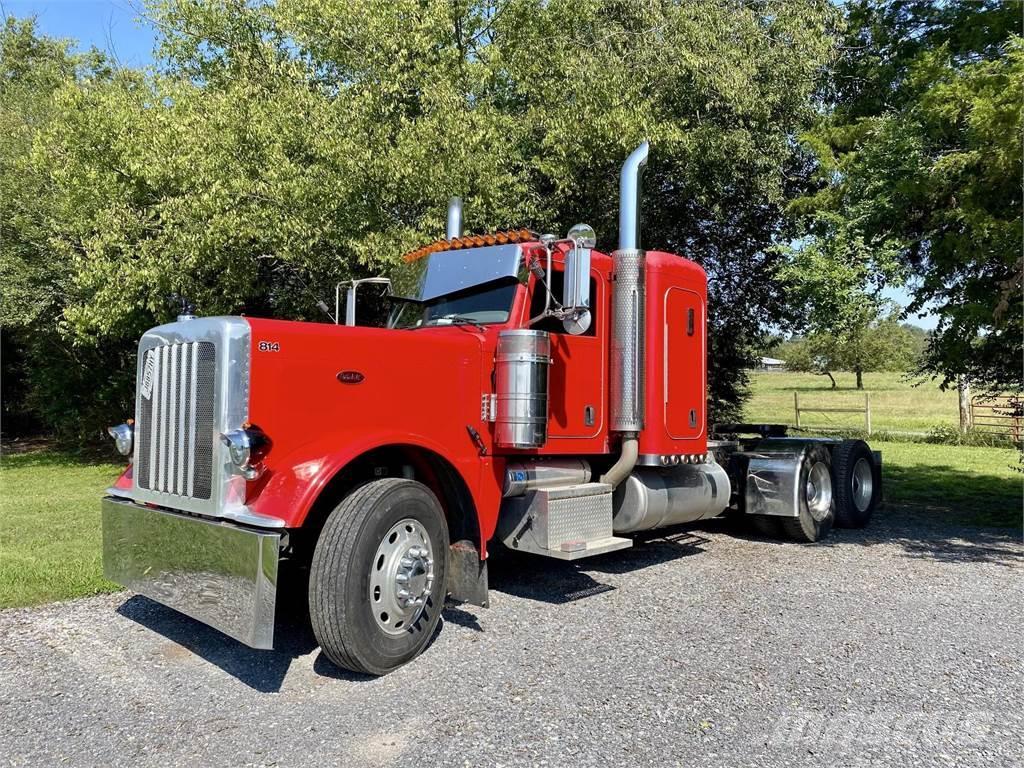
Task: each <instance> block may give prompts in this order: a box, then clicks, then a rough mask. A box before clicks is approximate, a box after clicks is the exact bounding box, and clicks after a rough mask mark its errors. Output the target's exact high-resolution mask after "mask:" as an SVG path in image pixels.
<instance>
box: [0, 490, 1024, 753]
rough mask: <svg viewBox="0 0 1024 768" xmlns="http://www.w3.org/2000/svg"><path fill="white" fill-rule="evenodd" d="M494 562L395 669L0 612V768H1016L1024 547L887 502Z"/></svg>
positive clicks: (101, 608)
mask: <svg viewBox="0 0 1024 768" xmlns="http://www.w3.org/2000/svg"><path fill="white" fill-rule="evenodd" d="M879 517H880V519H879V520H878V521H877V522H876V523H875V524H874V525H873V527H872V528H871V529H869V530H868V531H865V532H851V531H839V532H835V533H833V536H832V538H831V539H830V540H829V542H827V543H826V544H825V545H818V546H799V545H796V544H778V543H773V542H768V541H762V540H758V539H754V538H742V537H735V536H732V535H730V534H728V533H726V531H725V529H724V528H723V527H722V524H721V523H719V522H718V521H713V522H712V523H711V524H710V525H708V526H706V527H704V528H699V529H686V530H677V531H673V532H671V533H669V534H668V535H667V536H659V537H651V538H648V539H646V540H643V541H640V542H638V545H637V546H636V547H635V548H633V549H632V550H625V551H623V552H617V553H613V554H609V555H604V556H601V557H598V558H594V559H592V560H584V561H582V562H581V563H578V564H575V565H573V564H565V563H558V562H551V561H546V560H542V559H531V558H529V556H520V557H510V558H507V559H502V560H500V561H496V562H495V563H493V564H492V566H491V585H492V593H491V597H492V607H491V608H490V609H488V610H483V609H477V608H449V609H448V610H447V611H446V612H445V614H444V619H445V620H444V622H443V624H442V627H441V630H440V633H439V634H438V635H437V637H436V639H435V641H434V642H433V644H432V646H431V647H430V648H428V649H427V651H426V653H425V654H424V655H423V656H422V657H420V658H419V659H418V660H416V661H415V662H414V663H412V664H410V665H408V666H406V667H404V668H402V669H400V670H398V671H397V672H395V673H393V674H391V675H389V676H387V677H385V678H381V679H365V678H358V677H355V676H353V675H350V674H348V673H346V672H343V671H340V670H338V669H336V668H335V667H333V666H332V665H331V664H330V663H329V662H328V661H327V660H326V659H324V658H323V657H322V656H321V655H320V653H319V651H318V650H317V648H316V647H315V645H314V643H313V641H312V638H311V635H310V633H309V630H308V628H306V626H305V625H304V623H303V621H302V620H301V615H300V613H299V612H298V611H295V610H293V611H292V612H291V616H290V617H289V616H288V615H287V614H288V613H289V612H288V611H287V607H282V609H281V611H283V612H284V613H285V614H286V615H285V616H284V617H283V619H282V620H281V621H279V625H278V630H277V632H278V641H279V645H280V646H281V649H280V650H278V651H274V652H263V651H252V650H249V649H247V648H244V647H243V646H241V645H238V644H237V643H234V642H233V641H230V640H227V639H225V638H223V637H222V636H220V635H219V634H217V633H216V632H214V631H212V630H209V629H207V628H205V627H203V626H202V625H199V624H197V623H196V622H193V621H191V620H190V619H187V618H184V617H182V616H179V615H177V614H175V613H173V612H172V611H169V610H167V609H165V608H163V607H162V606H160V605H157V604H155V603H153V602H150V601H148V600H146V599H145V598H141V597H133V596H131V595H129V594H127V593H120V594H116V595H109V596H103V597H97V598H90V599H85V600H77V601H74V602H70V603H63V604H55V605H49V606H44V607H40V608H32V609H16V610H8V611H3V612H0V636H2V638H3V641H2V647H0V717H2V723H3V727H2V728H0V765H5V764H10V765H47V766H50V765H64V764H67V765H81V766H108V765H109V766H113V765H125V766H161V767H163V766H179V765H180V766H207V765H225V766H235V765H281V766H284V765H288V766H306V765H308V766H319V765H338V766H342V765H343V766H361V765H422V766H434V765H441V764H445V765H472V766H476V765H510V766H511V765H534V764H536V765H553V766H554V765H586V766H597V765H637V764H644V765H656V766H662V765H684V764H685V765H696V764H703V765H721V766H729V768H734V767H735V766H741V765H764V766H781V765H785V764H807V765H829V766H835V765H849V764H854V765H868V764H898V765H900V766H901V768H904V767H905V766H913V765H927V766H934V765H945V764H948V765H970V766H977V765H993V766H1000V767H1004V766H1011V765H1019V764H1020V761H1021V757H1022V755H1024V740H1022V739H1024V736H1022V732H1024V727H1022V726H1024V722H1022V721H1024V685H1022V683H1024V671H1022V670H1024V667H1022V635H1021V631H1022V628H1024V601H1022V582H1021V575H1022V566H1024V560H1022V555H1024V549H1022V546H1021V544H1020V533H1019V532H1014V531H990V530H984V529H976V528H975V529H968V528H964V529H955V528H950V527H948V526H943V525H939V524H936V523H933V522H929V521H928V520H926V519H924V518H920V517H915V515H914V514H912V513H911V512H909V511H906V510H892V509H890V510H882V511H881V512H880V515H879Z"/></svg>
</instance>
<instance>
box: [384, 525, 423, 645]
mask: <svg viewBox="0 0 1024 768" xmlns="http://www.w3.org/2000/svg"><path fill="white" fill-rule="evenodd" d="M433 586H434V551H433V547H432V546H431V544H430V537H429V536H428V535H427V530H426V528H424V527H423V525H422V524H421V523H420V522H419V521H418V520H414V519H413V518H411V517H407V518H406V519H404V520H399V521H398V522H397V523H395V524H394V525H393V526H391V529H390V530H389V531H388V532H387V534H385V536H384V538H383V539H382V540H381V542H380V545H379V546H378V547H377V553H376V554H375V555H374V557H373V561H372V562H371V563H370V606H371V608H372V609H373V618H374V620H375V621H376V622H377V626H378V627H380V628H381V629H382V630H384V631H385V632H387V633H388V634H389V635H401V634H403V633H405V632H409V631H411V630H412V629H413V627H414V626H415V625H416V622H417V621H418V620H419V618H420V614H422V613H423V609H424V608H425V607H426V604H427V599H428V598H429V597H430V590H431V588H432V587H433Z"/></svg>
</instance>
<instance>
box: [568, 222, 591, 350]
mask: <svg viewBox="0 0 1024 768" xmlns="http://www.w3.org/2000/svg"><path fill="white" fill-rule="evenodd" d="M568 238H569V239H570V240H572V241H573V248H572V250H571V251H569V253H567V254H566V256H565V280H564V286H563V290H562V308H563V311H564V312H565V317H564V320H563V321H562V324H563V326H564V327H565V330H566V331H567V332H568V333H571V334H573V335H574V336H575V335H579V334H581V333H586V332H587V329H589V328H590V322H591V315H590V250H591V249H592V248H593V247H594V245H595V244H596V241H597V237H596V236H595V235H594V230H593V229H591V228H590V227H588V226H587V225H586V224H577V225H576V226H575V227H573V228H572V229H570V230H569V235H568Z"/></svg>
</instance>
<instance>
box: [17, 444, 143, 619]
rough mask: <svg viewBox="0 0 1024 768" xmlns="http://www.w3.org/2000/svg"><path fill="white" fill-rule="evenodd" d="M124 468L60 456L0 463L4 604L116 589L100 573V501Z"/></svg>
mask: <svg viewBox="0 0 1024 768" xmlns="http://www.w3.org/2000/svg"><path fill="white" fill-rule="evenodd" d="M122 469H123V467H122V466H119V465H116V464H108V463H94V462H87V461H83V460H81V459H76V458H73V457H70V456H66V455H63V454H57V453H50V452H35V453H28V454H14V455H5V456H4V457H3V460H2V461H0V608H8V607H11V606H15V605H34V604H36V603H44V602H49V601H52V600H64V599H67V598H72V597H81V596H83V595H92V594H96V593H99V592H109V591H112V590H114V589H117V587H116V585H114V584H112V583H110V582H109V581H106V580H105V579H104V578H103V565H102V558H101V536H100V499H101V498H102V496H103V491H104V489H106V488H107V487H108V486H109V485H110V484H111V483H112V482H113V480H114V479H115V478H116V477H117V475H118V474H120V472H121V470H122Z"/></svg>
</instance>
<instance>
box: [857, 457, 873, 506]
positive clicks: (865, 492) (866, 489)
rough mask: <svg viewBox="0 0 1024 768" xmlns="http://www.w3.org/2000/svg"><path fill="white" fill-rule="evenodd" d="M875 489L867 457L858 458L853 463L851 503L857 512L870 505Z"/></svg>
mask: <svg viewBox="0 0 1024 768" xmlns="http://www.w3.org/2000/svg"><path fill="white" fill-rule="evenodd" d="M874 491H875V478H874V474H873V473H872V472H871V464H870V463H868V460H867V459H858V460H857V463H856V464H854V465H853V504H854V506H855V507H857V510H858V511H859V512H864V511H865V510H867V508H868V507H869V506H871V497H872V496H873V495H874Z"/></svg>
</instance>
